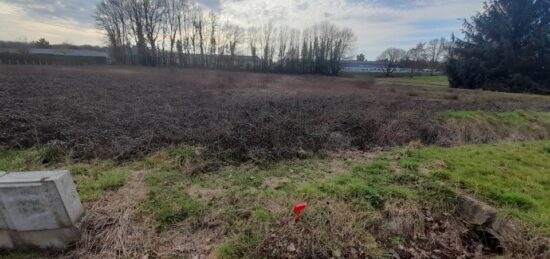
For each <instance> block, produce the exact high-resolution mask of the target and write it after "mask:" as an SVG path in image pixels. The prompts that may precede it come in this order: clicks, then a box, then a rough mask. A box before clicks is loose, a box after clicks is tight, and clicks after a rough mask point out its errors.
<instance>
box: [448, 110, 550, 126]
mask: <svg viewBox="0 0 550 259" xmlns="http://www.w3.org/2000/svg"><path fill="white" fill-rule="evenodd" d="M442 117H443V118H444V119H457V120H485V121H489V122H492V123H503V124H508V125H516V126H517V125H522V126H528V125H529V124H530V123H533V122H542V123H550V113H547V112H528V111H513V112H482V111H450V112H446V113H443V114H442Z"/></svg>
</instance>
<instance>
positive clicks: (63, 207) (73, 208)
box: [0, 171, 84, 248]
mask: <svg viewBox="0 0 550 259" xmlns="http://www.w3.org/2000/svg"><path fill="white" fill-rule="evenodd" d="M83 214H84V210H83V208H82V204H81V203H80V198H79V196H78V193H77V191H76V187H75V185H74V182H73V180H72V177H71V175H70V174H69V172H68V171H45V172H21V173H7V174H3V175H0V248H14V247H15V248H19V247H36V248H63V247H65V246H66V245H67V244H69V243H70V242H74V241H77V240H78V239H79V237H80V231H79V227H78V225H79V222H80V220H81V218H82V216H83Z"/></svg>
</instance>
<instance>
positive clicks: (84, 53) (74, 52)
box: [29, 49, 109, 58]
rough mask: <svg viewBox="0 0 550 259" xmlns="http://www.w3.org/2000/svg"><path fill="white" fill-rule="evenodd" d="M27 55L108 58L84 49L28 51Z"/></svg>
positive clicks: (104, 53)
mask: <svg viewBox="0 0 550 259" xmlns="http://www.w3.org/2000/svg"><path fill="white" fill-rule="evenodd" d="M29 53H30V54H35V55H55V56H71V57H100V58H109V53H107V52H103V51H97V50H85V49H30V51H29Z"/></svg>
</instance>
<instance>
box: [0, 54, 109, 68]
mask: <svg viewBox="0 0 550 259" xmlns="http://www.w3.org/2000/svg"><path fill="white" fill-rule="evenodd" d="M107 63H108V60H107V58H105V57H77V56H55V55H31V54H16V53H0V65H50V66H53V65H60V66H83V65H104V64H107Z"/></svg>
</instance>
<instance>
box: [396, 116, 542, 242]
mask: <svg viewBox="0 0 550 259" xmlns="http://www.w3.org/2000/svg"><path fill="white" fill-rule="evenodd" d="M514 120H515V119H514ZM549 146H550V142H549V141H538V142H524V143H506V144H499V145H474V146H464V147H455V148H426V149H420V150H407V151H406V152H405V156H404V157H402V158H401V159H400V161H399V163H400V165H402V166H404V167H410V165H412V164H416V165H415V166H414V168H427V170H429V172H430V176H431V177H432V178H436V179H439V180H442V181H444V182H448V183H449V184H448V185H449V186H452V188H456V189H459V190H463V191H465V192H468V193H472V194H475V195H478V196H480V197H482V198H484V199H486V200H487V201H488V202H490V203H492V204H493V205H495V206H497V207H498V208H500V209H501V210H502V212H504V213H506V214H509V215H512V216H515V217H517V218H519V219H521V220H523V221H525V222H527V223H529V224H530V225H532V226H534V227H536V228H537V229H538V230H539V231H540V232H541V233H544V234H545V235H550V188H549V186H550V153H549V152H548V149H549ZM417 171H418V170H417Z"/></svg>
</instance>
